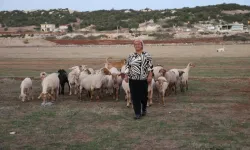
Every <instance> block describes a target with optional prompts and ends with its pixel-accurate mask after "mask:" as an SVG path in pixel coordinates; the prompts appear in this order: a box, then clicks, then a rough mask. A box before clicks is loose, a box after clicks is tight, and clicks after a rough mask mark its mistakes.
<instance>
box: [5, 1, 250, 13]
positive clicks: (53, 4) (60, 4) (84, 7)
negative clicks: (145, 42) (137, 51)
mask: <svg viewBox="0 0 250 150" xmlns="http://www.w3.org/2000/svg"><path fill="white" fill-rule="evenodd" d="M222 3H237V4H241V5H248V6H249V5H250V0H0V11H3V10H16V9H18V10H32V9H46V10H47V9H56V8H69V9H72V10H77V11H93V10H100V9H106V10H110V9H112V8H114V9H135V10H139V9H144V8H151V9H173V8H182V7H195V6H205V5H214V4H222Z"/></svg>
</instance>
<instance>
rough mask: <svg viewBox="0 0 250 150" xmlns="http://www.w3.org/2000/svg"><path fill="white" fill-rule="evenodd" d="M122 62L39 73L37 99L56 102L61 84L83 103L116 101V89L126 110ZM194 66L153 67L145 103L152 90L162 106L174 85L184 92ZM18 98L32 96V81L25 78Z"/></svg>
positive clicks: (117, 95) (149, 100)
mask: <svg viewBox="0 0 250 150" xmlns="http://www.w3.org/2000/svg"><path fill="white" fill-rule="evenodd" d="M125 63H126V60H125V59H123V60H121V61H117V62H109V58H107V59H106V63H104V64H105V66H104V67H103V68H101V69H99V70H94V69H92V68H87V66H86V65H80V66H74V67H71V68H69V69H70V70H71V71H70V72H69V73H68V74H67V72H66V71H65V70H64V69H60V70H58V72H57V73H51V74H47V73H46V72H41V73H40V78H41V80H42V82H41V85H42V92H41V94H40V95H39V97H38V99H42V100H43V104H45V103H46V100H53V101H56V100H57V99H58V95H59V94H64V86H65V83H67V84H68V86H69V95H72V93H73V94H75V95H77V94H78V99H80V100H83V94H85V95H86V96H87V97H88V98H90V100H92V99H93V97H95V98H96V100H99V99H100V98H102V97H103V96H104V95H110V96H113V98H114V99H116V100H118V98H119V94H120V92H119V91H120V87H122V88H123V90H124V92H125V99H126V101H127V107H129V106H130V104H131V96H130V90H129V84H128V83H127V82H126V81H125V80H123V79H124V76H125V74H124V71H125ZM194 66H195V65H194V64H192V63H189V64H188V65H187V67H186V68H184V69H170V70H168V71H167V70H166V69H164V68H163V67H162V66H161V65H159V64H158V65H156V66H154V68H153V75H154V78H153V80H152V82H151V83H150V84H148V103H147V105H148V106H150V105H152V104H153V101H152V98H153V91H154V90H155V91H156V92H157V93H158V98H161V99H162V104H163V105H164V106H165V97H166V96H167V95H170V94H171V93H172V92H174V93H175V94H176V91H177V86H180V90H181V92H184V91H185V90H188V74H189V70H190V68H191V67H194ZM20 88H21V94H20V96H19V98H20V99H22V101H23V102H24V101H25V100H26V99H27V100H30V99H33V94H32V80H31V79H30V78H29V77H27V78H25V79H24V80H23V81H22V82H21V86H20Z"/></svg>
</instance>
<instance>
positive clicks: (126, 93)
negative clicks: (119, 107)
mask: <svg viewBox="0 0 250 150" xmlns="http://www.w3.org/2000/svg"><path fill="white" fill-rule="evenodd" d="M125 96H126V99H127V107H129V105H130V101H129V93H128V92H127V91H126V92H125Z"/></svg>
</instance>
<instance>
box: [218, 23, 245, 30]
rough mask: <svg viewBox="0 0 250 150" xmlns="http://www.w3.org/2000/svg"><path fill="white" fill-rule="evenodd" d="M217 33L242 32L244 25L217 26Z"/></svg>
mask: <svg viewBox="0 0 250 150" xmlns="http://www.w3.org/2000/svg"><path fill="white" fill-rule="evenodd" d="M218 30H219V31H243V30H244V24H243V23H241V24H240V23H237V22H236V23H232V24H226V25H219V26H218Z"/></svg>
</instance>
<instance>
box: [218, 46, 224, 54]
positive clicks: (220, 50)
mask: <svg viewBox="0 0 250 150" xmlns="http://www.w3.org/2000/svg"><path fill="white" fill-rule="evenodd" d="M217 52H219V53H220V52H225V46H224V45H223V47H222V48H218V49H217Z"/></svg>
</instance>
